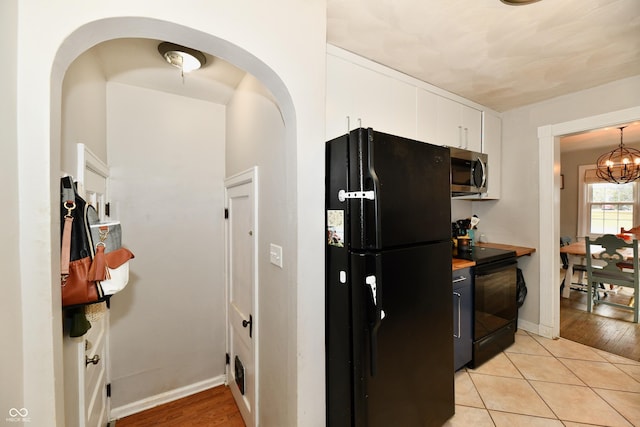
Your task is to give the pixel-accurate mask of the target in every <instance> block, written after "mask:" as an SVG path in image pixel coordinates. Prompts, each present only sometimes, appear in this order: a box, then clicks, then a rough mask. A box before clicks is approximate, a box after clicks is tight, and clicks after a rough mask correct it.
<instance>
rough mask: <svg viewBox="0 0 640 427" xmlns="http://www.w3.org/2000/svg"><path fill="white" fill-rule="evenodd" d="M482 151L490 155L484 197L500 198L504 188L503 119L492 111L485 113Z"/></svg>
mask: <svg viewBox="0 0 640 427" xmlns="http://www.w3.org/2000/svg"><path fill="white" fill-rule="evenodd" d="M482 152H483V153H486V154H487V155H488V156H489V160H488V164H489V166H488V168H489V177H488V178H487V179H488V181H487V183H488V191H487V193H485V194H483V195H482V198H483V199H499V198H500V192H501V190H502V181H501V180H502V119H500V117H498V116H494V115H493V114H491V113H487V112H485V113H484V136H483V139H482Z"/></svg>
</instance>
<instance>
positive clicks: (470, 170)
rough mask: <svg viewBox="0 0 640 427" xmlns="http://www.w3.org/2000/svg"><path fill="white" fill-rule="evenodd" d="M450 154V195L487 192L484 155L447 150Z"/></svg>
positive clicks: (456, 149) (486, 159) (485, 159)
mask: <svg viewBox="0 0 640 427" xmlns="http://www.w3.org/2000/svg"><path fill="white" fill-rule="evenodd" d="M449 150H450V153H451V195H452V196H468V195H472V194H480V193H486V192H487V162H488V160H489V158H488V156H487V155H486V154H484V153H476V152H474V151H469V150H463V149H460V148H449Z"/></svg>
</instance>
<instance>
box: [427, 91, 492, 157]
mask: <svg viewBox="0 0 640 427" xmlns="http://www.w3.org/2000/svg"><path fill="white" fill-rule="evenodd" d="M436 116H437V130H436V134H437V144H438V145H447V146H449V147H457V148H463V149H465V150H471V151H477V152H480V150H481V149H482V111H480V110H476V109H475V108H472V107H469V106H467V105H463V104H460V103H459V102H456V101H452V100H451V99H448V98H444V97H441V96H439V97H438V98H437V103H436Z"/></svg>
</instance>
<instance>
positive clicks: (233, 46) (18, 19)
mask: <svg viewBox="0 0 640 427" xmlns="http://www.w3.org/2000/svg"><path fill="white" fill-rule="evenodd" d="M15 5H16V3H15V2H14V3H13V4H12V5H9V6H7V7H3V10H2V12H3V17H4V16H8V17H9V18H10V19H11V20H13V21H14V22H15V23H16V25H15V26H14V27H13V28H15V29H16V30H15V33H14V32H12V30H9V31H8V35H9V36H10V37H9V39H10V40H15V38H13V37H11V36H12V35H13V34H17V49H9V50H8V51H7V52H8V55H9V57H8V58H7V59H9V60H10V61H9V62H12V61H11V60H14V61H15V63H16V64H17V74H16V75H17V85H16V96H15V98H14V99H12V98H10V99H9V101H8V102H10V103H11V105H12V106H11V107H10V112H15V116H16V128H15V129H16V134H17V145H16V147H17V157H18V166H17V178H18V181H19V182H20V186H19V189H20V193H19V194H20V198H19V199H18V203H19V205H18V209H19V210H20V217H19V220H20V222H19V230H18V232H19V246H18V245H16V246H15V247H14V248H18V247H19V265H20V277H19V280H20V288H21V290H22V306H21V310H20V313H21V314H22V325H23V334H22V339H23V351H22V362H23V364H22V366H23V367H24V369H23V370H22V373H23V387H24V396H25V399H24V403H25V405H27V406H28V407H29V410H30V415H31V417H32V420H33V422H34V424H48V425H52V426H54V425H55V426H62V425H63V424H64V421H63V419H64V414H63V410H64V409H63V408H64V403H63V401H62V395H63V393H62V377H63V372H62V357H61V355H62V348H61V340H60V336H61V334H62V330H61V316H60V310H59V307H60V293H59V267H58V265H59V262H58V255H57V253H58V251H59V228H58V226H57V224H58V212H57V209H53V207H57V204H56V199H57V193H58V191H59V190H58V185H57V175H58V170H59V169H60V159H59V152H60V135H61V92H62V90H61V88H62V81H63V77H64V73H65V71H66V69H67V67H68V66H69V64H70V63H71V62H72V61H73V60H74V59H75V58H76V57H77V56H78V55H79V54H81V53H82V52H84V51H86V50H87V49H88V48H90V47H91V46H93V45H95V44H97V43H100V42H102V41H105V40H107V39H112V38H118V37H148V38H157V39H171V40H172V41H174V42H177V43H180V44H186V45H189V46H192V47H194V48H197V49H201V50H204V51H207V52H209V53H212V54H214V55H219V56H222V57H224V58H225V59H227V60H229V61H230V62H232V63H234V64H235V65H237V66H239V67H240V68H243V69H246V70H247V71H249V72H251V73H252V74H253V75H255V76H256V77H257V78H258V79H259V80H260V81H262V82H263V83H264V84H265V86H267V87H268V88H269V90H270V91H271V92H272V93H273V94H274V97H275V98H276V99H278V104H279V105H280V107H281V110H282V114H283V118H284V122H285V124H286V131H285V144H286V146H287V150H286V158H287V164H286V167H287V168H288V169H287V177H288V178H290V180H289V181H288V182H287V183H286V185H287V189H288V194H290V197H289V198H288V199H287V201H286V205H285V206H283V209H284V210H286V211H287V212H288V213H289V215H290V218H291V223H290V224H289V229H290V233H291V235H292V236H294V237H293V239H294V241H295V243H294V248H293V249H292V252H293V253H291V254H290V257H291V263H292V264H291V265H292V267H291V268H292V269H293V270H294V277H293V278H292V279H289V278H287V280H290V281H288V282H287V283H286V284H284V285H285V286H286V293H287V298H288V300H289V301H295V310H292V311H291V312H289V313H287V315H289V316H291V317H292V318H293V317H295V319H296V322H295V323H296V325H297V327H296V329H290V330H286V331H281V332H280V333H281V334H283V335H284V336H286V338H285V339H286V341H287V343H288V345H292V346H294V348H295V351H296V360H295V362H294V361H291V363H290V364H289V365H288V366H287V372H286V374H283V375H287V376H288V377H295V379H293V380H292V381H293V382H295V392H294V393H293V395H294V396H295V401H289V402H286V405H287V408H288V410H289V411H293V412H295V420H296V424H297V425H305V426H313V425H324V400H321V399H318V396H319V395H323V393H324V391H323V390H324V369H323V366H324V339H323V336H324V332H323V331H324V309H323V308H324V304H323V301H324V292H323V290H324V286H323V264H322V262H321V261H319V260H322V259H323V240H322V239H318V238H317V236H319V235H322V233H323V231H322V230H323V223H324V216H323V205H324V190H323V188H324V165H323V158H324V155H323V153H324V144H323V142H324V95H325V93H324V92H325V84H324V81H325V72H324V69H325V66H324V65H325V50H326V34H325V26H326V2H325V1H324V0H312V1H305V2H299V1H295V0H274V1H271V2H262V1H257V0H249V1H247V2H242V3H235V2H215V3H203V2H195V1H191V0H189V1H188V2H187V3H186V4H181V5H180V7H177V6H176V5H174V4H173V3H158V2H156V1H152V0H139V1H136V2H131V1H127V0H113V1H110V2H108V3H100V4H96V3H93V2H79V1H63V0H53V1H52V0H31V1H29V2H20V9H19V13H18V10H17V6H15ZM3 6H4V5H3ZM12 6H13V7H12ZM5 9H6V10H5ZM5 11H6V12H8V14H7V15H4V12H5ZM265 16H268V17H269V19H264V17H265ZM51 22H55V24H56V25H54V26H51V25H50V24H51ZM42 28H46V29H47V31H37V30H36V31H34V29H42ZM3 31H6V30H3ZM3 34H5V32H3ZM12 52H13V54H12ZM17 52H20V54H19V55H18V54H17ZM13 101H15V102H13ZM10 116H11V114H10ZM13 164H14V159H13V158H11V157H9V158H1V159H0V169H3V168H6V167H8V168H9V170H13V171H15V169H11V168H13V166H12V165H13ZM15 175H16V174H14V176H15ZM14 182H15V181H14ZM8 185H9V186H10V187H11V188H12V189H13V192H14V194H17V190H18V184H17V182H15V184H13V183H9V184H8ZM8 191H11V190H8ZM298 230H304V233H302V232H301V233H298ZM16 366H17V369H20V367H21V366H20V365H19V364H18V365H16ZM12 369H13V367H12ZM2 387H3V388H4V387H10V386H7V385H5V384H4V383H3V385H2ZM10 389H11V390H13V389H14V388H10ZM280 398H282V397H278V399H280Z"/></svg>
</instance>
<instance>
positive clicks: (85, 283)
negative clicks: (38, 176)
mask: <svg viewBox="0 0 640 427" xmlns="http://www.w3.org/2000/svg"><path fill="white" fill-rule="evenodd" d="M64 187H65V186H64V185H63V192H62V199H63V201H62V204H63V207H64V209H66V211H67V212H66V214H65V215H64V218H63V229H62V248H61V251H60V286H61V295H62V307H64V308H70V307H73V306H79V305H85V304H92V303H95V302H98V301H100V300H101V299H103V296H104V295H103V294H102V290H101V287H100V283H99V282H96V281H92V280H89V269H90V268H91V263H92V253H91V252H89V256H85V257H82V258H80V259H75V260H71V259H72V256H73V255H72V253H73V250H72V246H73V245H74V244H75V242H76V241H77V240H78V238H77V236H78V234H80V233H79V231H80V230H82V227H74V226H73V225H74V221H75V220H74V215H73V213H74V212H73V211H74V210H75V209H76V208H77V204H76V201H78V200H77V199H78V198H79V196H78V195H77V194H76V193H75V188H74V189H73V191H72V192H69V191H68V190H67V191H64ZM79 201H80V203H81V204H82V206H83V207H84V209H83V210H86V209H87V206H86V204H84V203H83V202H84V200H82V199H80V200H79ZM85 213H86V212H85ZM85 213H83V214H82V217H83V218H86V215H85ZM74 228H75V230H74ZM78 228H80V230H78ZM74 231H76V233H74ZM74 234H75V235H76V238H74ZM85 234H86V233H85ZM83 246H87V247H89V248H91V246H92V244H91V242H87V244H86V245H85V244H83ZM76 253H77V251H76Z"/></svg>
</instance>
